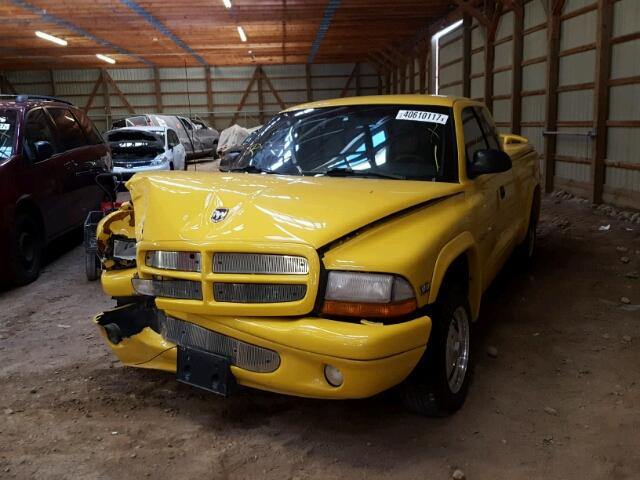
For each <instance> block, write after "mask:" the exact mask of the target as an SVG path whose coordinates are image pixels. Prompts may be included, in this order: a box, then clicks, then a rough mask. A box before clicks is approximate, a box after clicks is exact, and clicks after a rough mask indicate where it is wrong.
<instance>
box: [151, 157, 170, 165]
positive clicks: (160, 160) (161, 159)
mask: <svg viewBox="0 0 640 480" xmlns="http://www.w3.org/2000/svg"><path fill="white" fill-rule="evenodd" d="M166 161H167V157H165V156H164V155H158V156H157V157H156V158H154V159H153V160H152V161H151V165H162V164H163V163H165V162H166Z"/></svg>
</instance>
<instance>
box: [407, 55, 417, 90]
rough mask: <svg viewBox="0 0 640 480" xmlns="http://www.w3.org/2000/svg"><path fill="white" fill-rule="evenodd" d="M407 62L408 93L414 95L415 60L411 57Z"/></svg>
mask: <svg viewBox="0 0 640 480" xmlns="http://www.w3.org/2000/svg"><path fill="white" fill-rule="evenodd" d="M409 62H411V63H409V93H416V59H415V57H414V56H413V55H412V56H411V58H410V59H409Z"/></svg>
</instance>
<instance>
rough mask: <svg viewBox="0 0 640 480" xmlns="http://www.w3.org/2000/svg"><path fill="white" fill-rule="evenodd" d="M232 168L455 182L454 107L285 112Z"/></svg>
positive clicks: (410, 106) (264, 129) (357, 106)
mask: <svg viewBox="0 0 640 480" xmlns="http://www.w3.org/2000/svg"><path fill="white" fill-rule="evenodd" d="M231 170H232V171H247V172H251V173H278V174H286V175H313V176H322V175H332V176H359V177H379V178H393V179H411V180H432V181H445V182H455V181H457V180H458V173H457V161H456V149H455V138H454V129H453V118H452V115H451V109H450V108H447V107H438V106H422V105H421V106H413V105H354V106H343V107H330V108H317V109H306V110H298V111H291V112H284V113H281V114H280V115H278V116H276V117H274V118H273V119H272V120H271V121H270V122H269V123H268V124H267V125H265V127H264V128H262V129H261V130H260V133H259V136H258V138H256V139H255V140H254V141H253V142H252V143H251V145H250V146H249V147H248V148H247V149H246V150H245V151H244V152H243V153H242V155H241V156H240V157H239V158H238V159H237V161H236V162H234V165H232V167H231Z"/></svg>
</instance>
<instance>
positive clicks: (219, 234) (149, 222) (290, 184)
mask: <svg viewBox="0 0 640 480" xmlns="http://www.w3.org/2000/svg"><path fill="white" fill-rule="evenodd" d="M127 188H128V189H129V191H130V192H131V198H132V200H133V204H134V209H135V217H136V237H137V239H138V240H143V241H176V240H177V241H180V240H183V241H186V242H193V243H198V244H204V243H210V242H215V241H216V240H218V241H252V242H264V241H266V242H294V243H304V244H308V245H311V246H312V247H314V248H320V247H322V246H324V245H326V244H328V243H330V242H331V241H333V240H335V239H337V238H339V237H341V236H343V235H346V234H348V233H350V232H352V231H354V230H357V229H358V228H361V227H363V226H366V225H368V224H370V223H371V222H375V221H376V220H378V219H380V218H383V217H385V216H387V215H391V214H393V213H395V212H398V211H400V210H403V209H405V208H409V207H412V206H414V205H417V204H421V203H423V202H426V201H429V200H435V199H437V198H440V197H443V196H447V195H451V194H454V193H457V192H460V191H461V186H460V185H459V184H449V183H435V182H418V181H401V180H382V179H381V180H379V179H365V178H335V177H300V176H281V175H257V174H246V173H208V172H207V173H205V172H164V173H139V174H137V175H135V176H134V177H133V178H132V179H131V180H129V182H128V183H127ZM216 208H227V209H229V212H228V214H227V216H226V217H225V219H224V220H222V221H220V222H218V223H214V222H213V221H212V220H211V216H212V214H213V211H214V210H215V209H216Z"/></svg>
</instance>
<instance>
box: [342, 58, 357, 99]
mask: <svg viewBox="0 0 640 480" xmlns="http://www.w3.org/2000/svg"><path fill="white" fill-rule="evenodd" d="M357 70H358V64H357V63H356V64H355V65H354V66H353V69H352V70H351V73H350V74H349V77H348V78H347V83H345V84H344V88H343V89H342V91H341V92H340V97H344V96H346V95H347V92H348V91H349V87H350V86H351V82H352V81H353V78H354V76H355V74H356V72H357Z"/></svg>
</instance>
